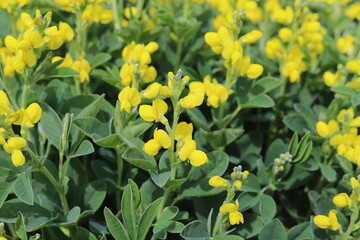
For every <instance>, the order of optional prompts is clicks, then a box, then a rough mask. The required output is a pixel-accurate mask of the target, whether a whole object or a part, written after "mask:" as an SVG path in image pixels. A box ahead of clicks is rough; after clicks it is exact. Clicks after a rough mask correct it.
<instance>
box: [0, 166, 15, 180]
mask: <svg viewBox="0 0 360 240" xmlns="http://www.w3.org/2000/svg"><path fill="white" fill-rule="evenodd" d="M16 177H17V173H16V172H15V171H13V170H11V169H10V168H3V167H0V182H4V181H12V180H15V178H16Z"/></svg>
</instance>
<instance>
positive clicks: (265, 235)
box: [259, 218, 287, 240]
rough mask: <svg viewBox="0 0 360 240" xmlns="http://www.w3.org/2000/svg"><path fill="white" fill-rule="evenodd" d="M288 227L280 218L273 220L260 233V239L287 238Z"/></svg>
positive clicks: (280, 239)
mask: <svg viewBox="0 0 360 240" xmlns="http://www.w3.org/2000/svg"><path fill="white" fill-rule="evenodd" d="M286 239H287V235H286V229H285V227H284V225H283V224H282V223H281V221H280V220H279V219H277V218H276V219H274V220H272V221H271V222H270V223H269V224H267V225H266V226H265V227H264V228H263V230H262V231H261V232H260V234H259V240H286Z"/></svg>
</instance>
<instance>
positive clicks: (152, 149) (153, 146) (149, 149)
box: [142, 139, 161, 156]
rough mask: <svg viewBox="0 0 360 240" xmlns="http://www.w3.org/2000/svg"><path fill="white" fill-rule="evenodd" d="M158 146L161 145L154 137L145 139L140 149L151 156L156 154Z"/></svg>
mask: <svg viewBox="0 0 360 240" xmlns="http://www.w3.org/2000/svg"><path fill="white" fill-rule="evenodd" d="M160 148H161V145H160V144H159V143H158V141H157V140H156V139H150V140H149V141H147V142H146V143H145V145H144V147H143V148H142V149H143V150H144V152H146V153H147V154H149V155H151V156H155V155H156V154H158V152H159V149H160Z"/></svg>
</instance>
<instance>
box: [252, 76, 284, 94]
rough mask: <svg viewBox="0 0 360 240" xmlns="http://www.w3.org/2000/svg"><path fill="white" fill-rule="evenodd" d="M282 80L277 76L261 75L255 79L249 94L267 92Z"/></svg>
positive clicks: (279, 84) (280, 83)
mask: <svg viewBox="0 0 360 240" xmlns="http://www.w3.org/2000/svg"><path fill="white" fill-rule="evenodd" d="M283 83H284V82H283V81H282V80H281V79H279V78H274V77H263V78H261V79H259V80H257V81H256V83H255V85H254V86H253V87H252V88H251V94H252V95H254V96H256V95H260V94H264V93H268V92H270V91H272V90H274V89H275V88H277V87H280V86H281V85H282V84H283Z"/></svg>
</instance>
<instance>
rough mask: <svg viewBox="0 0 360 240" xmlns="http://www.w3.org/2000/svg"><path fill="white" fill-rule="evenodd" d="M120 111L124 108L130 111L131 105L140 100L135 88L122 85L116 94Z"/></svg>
mask: <svg viewBox="0 0 360 240" xmlns="http://www.w3.org/2000/svg"><path fill="white" fill-rule="evenodd" d="M118 99H119V102H120V111H123V110H125V111H126V112H128V113H130V110H131V107H134V106H137V105H139V104H140V102H141V96H140V93H139V91H138V90H137V89H136V88H131V87H129V86H127V87H124V88H123V89H122V90H121V92H120V93H119V96H118Z"/></svg>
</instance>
